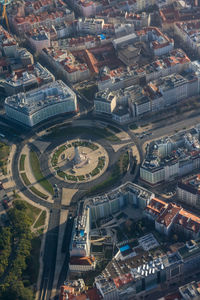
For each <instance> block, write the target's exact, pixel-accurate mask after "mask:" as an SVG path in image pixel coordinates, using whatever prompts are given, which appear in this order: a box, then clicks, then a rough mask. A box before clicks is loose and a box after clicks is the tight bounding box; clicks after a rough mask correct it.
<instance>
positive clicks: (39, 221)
mask: <svg viewBox="0 0 200 300" xmlns="http://www.w3.org/2000/svg"><path fill="white" fill-rule="evenodd" d="M46 214H47V213H46V210H43V211H42V213H41V214H40V216H39V218H38V219H37V221H36V222H35V224H34V226H33V227H34V228H39V227H41V226H44V224H45V219H46Z"/></svg>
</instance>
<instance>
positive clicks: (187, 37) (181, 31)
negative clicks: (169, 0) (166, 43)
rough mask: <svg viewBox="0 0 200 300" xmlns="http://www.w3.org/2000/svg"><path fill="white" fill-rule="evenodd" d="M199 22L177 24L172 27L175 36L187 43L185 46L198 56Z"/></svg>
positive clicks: (199, 45) (199, 48)
mask: <svg viewBox="0 0 200 300" xmlns="http://www.w3.org/2000/svg"><path fill="white" fill-rule="evenodd" d="M199 26H200V22H199V20H196V21H192V22H178V23H175V25H174V30H175V32H176V34H177V35H178V36H179V37H180V38H181V39H182V41H183V42H185V43H187V46H188V47H190V48H191V49H193V50H194V51H195V52H196V53H198V54H200V29H199Z"/></svg>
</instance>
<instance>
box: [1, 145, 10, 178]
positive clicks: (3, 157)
mask: <svg viewBox="0 0 200 300" xmlns="http://www.w3.org/2000/svg"><path fill="white" fill-rule="evenodd" d="M9 153H10V147H9V146H8V145H7V144H5V143H2V142H0V170H1V172H2V173H3V174H4V175H6V174H7V161H8V156H9Z"/></svg>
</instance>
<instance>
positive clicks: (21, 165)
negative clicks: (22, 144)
mask: <svg viewBox="0 0 200 300" xmlns="http://www.w3.org/2000/svg"><path fill="white" fill-rule="evenodd" d="M25 158H26V155H25V154H22V155H21V157H20V162H19V170H20V171H24V163H25Z"/></svg>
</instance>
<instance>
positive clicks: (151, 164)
mask: <svg viewBox="0 0 200 300" xmlns="http://www.w3.org/2000/svg"><path fill="white" fill-rule="evenodd" d="M191 132H192V131H191ZM197 133H198V129H194V132H193V133H192V134H191V133H189V132H188V133H184V134H182V136H174V137H171V139H169V138H167V139H164V140H161V141H154V142H152V143H150V145H148V146H147V151H146V159H145V160H144V161H143V163H142V166H141V168H140V177H141V179H143V180H144V181H145V182H147V183H149V184H153V185H154V184H159V183H160V182H164V181H171V180H174V179H175V178H177V177H181V176H184V175H186V174H188V173H190V172H192V171H193V170H195V169H196V168H198V166H199V164H200V151H199V140H198V139H197ZM192 136H193V138H192ZM196 139H197V140H196ZM194 140H195V141H196V142H195V143H194Z"/></svg>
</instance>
